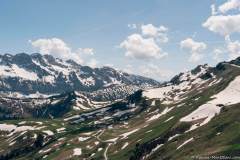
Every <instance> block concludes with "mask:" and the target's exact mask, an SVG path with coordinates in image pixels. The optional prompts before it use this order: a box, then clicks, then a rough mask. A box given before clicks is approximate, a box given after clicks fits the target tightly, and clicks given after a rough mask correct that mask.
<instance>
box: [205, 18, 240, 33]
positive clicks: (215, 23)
mask: <svg viewBox="0 0 240 160" xmlns="http://www.w3.org/2000/svg"><path fill="white" fill-rule="evenodd" d="M203 27H206V28H208V29H209V30H210V31H212V32H215V33H219V34H221V35H223V36H227V35H230V34H232V33H234V32H240V14H238V15H226V16H225V15H217V16H210V17H209V18H208V19H207V20H206V22H204V23H203Z"/></svg>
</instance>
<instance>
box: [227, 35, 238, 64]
mask: <svg viewBox="0 0 240 160" xmlns="http://www.w3.org/2000/svg"><path fill="white" fill-rule="evenodd" d="M226 43H227V50H228V52H229V60H233V59H236V58H237V57H239V56H240V41H232V40H231V39H230V37H229V36H227V37H226Z"/></svg>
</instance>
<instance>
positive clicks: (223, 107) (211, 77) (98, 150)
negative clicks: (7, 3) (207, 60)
mask: <svg viewBox="0 0 240 160" xmlns="http://www.w3.org/2000/svg"><path fill="white" fill-rule="evenodd" d="M21 56H22V55H21ZM31 56H36V55H31ZM43 57H44V56H43ZM33 59H34V58H33ZM44 59H45V58H44ZM13 61H15V60H11V63H13ZM44 61H45V60H44ZM56 61H59V60H56ZM1 62H2V65H1V66H2V71H1V74H2V75H1V79H2V80H3V81H4V82H5V79H12V80H14V79H15V80H17V81H19V80H20V81H19V83H22V84H24V83H29V85H33V84H34V83H39V84H48V83H49V84H54V85H55V84H57V83H60V82H58V80H56V79H55V78H53V79H52V80H53V81H51V83H50V81H49V82H48V83H46V82H44V78H43V77H45V78H46V76H54V74H55V73H56V74H57V73H58V71H60V73H59V74H60V75H64V76H65V78H66V81H67V79H68V80H69V81H71V78H70V77H71V76H69V75H71V73H70V72H69V71H68V69H69V68H68V67H70V66H71V65H70V64H67V63H68V62H61V65H64V66H65V67H66V66H68V67H67V68H65V67H63V66H58V67H61V69H59V68H58V69H56V67H55V69H54V68H52V66H55V65H59V64H60V61H59V62H58V63H59V64H51V65H50V64H47V65H46V66H45V69H44V71H43V73H42V74H43V75H42V77H41V76H40V73H41V72H40V71H38V72H37V71H36V70H37V69H31V70H29V69H27V68H28V66H22V65H20V64H15V63H14V64H11V65H8V64H5V63H3V61H1ZM24 64H27V63H26V62H24ZM34 64H36V63H35V62H34ZM239 66H240V58H237V59H235V60H233V61H230V62H222V63H219V64H218V65H217V66H215V67H210V66H208V65H199V66H197V67H196V68H194V69H193V70H190V71H187V72H184V73H180V74H178V75H176V76H174V77H173V78H172V79H171V80H170V81H168V82H165V83H162V84H158V83H156V84H155V83H153V84H151V86H150V85H147V87H146V84H145V83H147V82H144V83H143V81H142V82H141V83H140V81H139V82H138V85H131V84H129V83H127V81H124V80H125V78H126V77H125V76H126V75H125V73H122V72H119V71H115V70H113V69H110V68H100V69H91V70H92V71H94V72H95V73H94V74H92V76H93V75H97V72H98V71H99V70H102V69H103V70H104V73H106V75H105V76H106V77H105V78H106V79H105V80H106V81H108V76H110V75H111V76H110V78H109V84H111V85H110V86H111V87H109V86H108V85H107V86H105V87H100V88H99V89H97V90H93V91H91V92H87V91H81V90H74V91H70V92H65V93H55V92H51V94H47V93H48V92H41V91H40V90H38V91H37V92H36V93H30V94H24V93H23V92H21V91H16V92H8V91H6V90H5V91H4V90H3V91H2V93H1V95H0V111H1V112H0V141H1V144H0V159H4V160H5V159H32V158H34V159H54V160H55V159H56V160H57V159H59V158H60V159H100V160H106V159H113V160H119V159H129V160H142V159H146V160H159V159H170V160H175V159H189V157H192V156H194V155H207V156H218V155H222V154H224V155H228V156H238V155H239V147H238V146H239V144H238V142H239V129H240V123H239V122H240V119H239V114H240V109H239V107H240V98H239V97H240V67H239ZM7 67H8V68H7ZM71 67H72V66H71ZM31 68H32V67H31ZM46 68H47V69H46ZM83 68H85V67H83ZM75 69H76V68H75ZM78 69H79V68H78ZM81 69H82V66H80V71H79V72H76V74H79V76H83V75H84V76H86V78H87V79H88V80H89V83H90V81H91V83H92V82H93V81H92V80H90V79H89V77H88V76H89V75H85V74H86V72H84V73H83V70H81ZM48 70H49V71H48ZM45 71H46V72H48V73H49V75H47V74H46V75H45V74H44V72H45ZM5 72H6V73H5ZM27 72H29V73H27ZM51 72H54V74H50V73H51ZM108 72H110V73H108ZM113 72H116V73H115V74H114V76H115V77H118V76H120V77H118V78H120V79H121V78H122V80H120V79H118V82H117V83H116V80H112V74H113ZM80 73H81V74H80ZM99 74H100V73H99ZM101 74H102V73H101ZM26 75H31V76H32V77H31V78H29V77H28V76H26ZM102 76H103V74H102ZM129 76H130V77H131V76H133V75H128V76H127V79H128V80H129ZM13 77H14V78H13ZM16 77H17V78H16ZM138 78H139V77H138ZM50 79H51V78H50ZM83 79H84V78H82V79H81V80H82V81H83ZM130 79H132V78H130ZM143 79H144V80H146V79H145V78H143ZM48 80H49V79H48ZM81 80H80V79H79V82H81ZM85 80H86V79H85ZM85 80H84V82H86V81H87V80H86V81H85ZM135 80H136V79H135ZM120 81H121V83H120ZM10 82H11V81H10ZM10 82H9V81H8V83H9V84H10ZM30 82H31V83H30ZM123 82H125V83H126V84H123ZM153 82H155V81H153ZM132 83H135V82H132ZM54 85H52V86H54ZM86 86H88V85H86ZM86 86H85V87H86ZM143 86H145V87H143ZM89 87H90V86H89ZM123 97H125V98H123Z"/></svg>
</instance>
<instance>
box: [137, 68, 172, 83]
mask: <svg viewBox="0 0 240 160" xmlns="http://www.w3.org/2000/svg"><path fill="white" fill-rule="evenodd" d="M139 70H140V72H139V74H140V75H143V76H146V77H152V78H155V79H157V80H168V79H169V78H171V77H172V76H173V75H174V72H173V71H171V70H168V69H162V68H160V67H159V66H157V65H155V64H148V65H144V66H141V67H140V68H139Z"/></svg>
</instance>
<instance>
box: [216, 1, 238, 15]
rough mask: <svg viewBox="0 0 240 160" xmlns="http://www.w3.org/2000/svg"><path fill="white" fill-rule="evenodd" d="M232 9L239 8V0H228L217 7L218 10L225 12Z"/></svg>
mask: <svg viewBox="0 0 240 160" xmlns="http://www.w3.org/2000/svg"><path fill="white" fill-rule="evenodd" d="M233 9H240V1H239V0H228V1H227V2H225V3H224V4H222V5H220V6H219V7H218V10H219V12H221V13H226V12H228V11H230V10H233Z"/></svg>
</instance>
